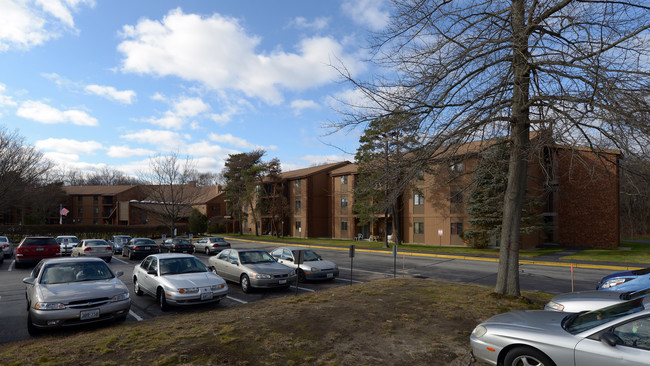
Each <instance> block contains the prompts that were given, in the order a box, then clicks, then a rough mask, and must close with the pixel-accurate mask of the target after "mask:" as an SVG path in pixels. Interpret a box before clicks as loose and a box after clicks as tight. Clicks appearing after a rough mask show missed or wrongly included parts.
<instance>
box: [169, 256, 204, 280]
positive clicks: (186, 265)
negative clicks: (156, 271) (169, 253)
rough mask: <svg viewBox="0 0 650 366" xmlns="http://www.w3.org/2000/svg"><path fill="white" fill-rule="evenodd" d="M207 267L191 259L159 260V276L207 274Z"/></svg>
mask: <svg viewBox="0 0 650 366" xmlns="http://www.w3.org/2000/svg"><path fill="white" fill-rule="evenodd" d="M207 271H208V267H206V266H205V264H203V262H201V261H200V260H198V259H196V258H193V257H186V258H167V259H160V275H161V276H162V275H170V274H181V273H194V272H207Z"/></svg>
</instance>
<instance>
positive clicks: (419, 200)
mask: <svg viewBox="0 0 650 366" xmlns="http://www.w3.org/2000/svg"><path fill="white" fill-rule="evenodd" d="M423 204H424V196H423V195H422V194H421V193H416V194H414V195H413V205H414V206H419V205H423Z"/></svg>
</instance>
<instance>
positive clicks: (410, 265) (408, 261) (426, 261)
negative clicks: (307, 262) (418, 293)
mask: <svg viewBox="0 0 650 366" xmlns="http://www.w3.org/2000/svg"><path fill="white" fill-rule="evenodd" d="M231 243H232V246H233V248H261V249H264V250H267V251H271V250H273V249H274V248H276V247H277V246H278V245H276V244H264V243H256V242H249V241H231ZM312 249H314V250H315V251H316V252H318V253H319V254H320V255H321V256H322V257H323V258H324V259H327V260H330V261H332V262H335V263H337V264H338V266H339V269H340V276H339V278H337V279H335V280H332V281H324V282H308V283H300V284H299V285H298V286H297V287H296V286H295V284H292V285H291V286H290V287H289V289H272V290H265V289H257V290H254V291H253V292H251V293H249V294H245V293H244V292H243V291H242V290H241V288H240V286H239V284H236V283H228V285H229V288H230V291H229V294H228V296H227V298H225V299H224V300H222V301H221V302H220V303H218V304H205V305H199V306H191V307H182V308H172V310H171V311H169V312H162V311H161V310H160V307H159V306H158V303H157V301H156V300H155V299H154V298H153V297H150V296H135V294H134V291H133V283H132V281H131V273H132V271H133V267H134V266H135V265H137V264H138V263H139V262H140V260H128V259H127V258H124V257H122V256H120V255H115V256H113V259H112V261H111V262H110V263H109V266H110V267H111V268H112V269H113V270H114V271H115V272H117V271H123V272H124V275H123V276H122V277H120V279H121V280H122V281H123V282H124V283H125V284H126V285H127V287H129V291H130V295H131V300H132V305H131V311H130V313H129V316H128V317H127V322H137V321H142V320H145V319H149V318H154V317H159V316H163V315H167V314H175V313H181V314H182V313H186V312H201V311H205V310H206V309H214V308H228V307H237V306H240V305H242V304H246V303H250V302H255V301H260V300H265V299H268V298H273V297H282V296H296V295H300V294H305V293H309V292H313V291H320V290H326V289H330V288H333V287H337V286H348V285H350V284H355V283H361V282H367V281H373V280H377V279H382V278H387V277H393V276H394V275H395V276H399V277H415V278H431V279H439V280H446V281H454V282H463V283H474V284H480V285H485V286H494V283H495V281H496V272H497V263H496V262H489V261H472V260H463V259H451V258H441V257H431V256H429V257H427V256H411V255H405V254H402V253H398V256H397V257H396V258H394V257H393V255H392V253H391V252H388V251H386V252H383V251H373V250H360V249H357V251H356V253H355V257H354V258H353V259H351V258H350V257H349V251H348V249H347V248H321V247H314V248H312ZM195 256H196V257H197V258H199V259H200V260H201V261H202V262H203V263H206V264H207V263H208V256H207V255H205V254H202V253H196V254H195ZM352 260H353V262H352ZM30 271H31V268H15V266H14V264H13V260H12V259H9V260H5V261H4V263H2V264H0V278H1V279H2V280H1V281H0V308H2V312H1V313H0V323H2V324H3V327H1V329H0V343H3V342H11V341H18V340H24V339H29V338H30V336H29V334H28V333H27V329H26V321H27V312H26V310H25V308H26V301H25V285H24V284H23V283H22V279H23V278H24V277H27V276H28V275H29V272H30ZM610 272H611V270H608V269H580V270H576V271H575V273H574V284H573V287H574V290H575V291H579V290H593V289H595V284H596V283H597V282H598V280H599V279H600V278H601V277H602V276H604V275H606V274H608V273H610ZM520 280H521V288H522V290H539V291H544V292H549V293H562V292H570V291H571V289H572V285H571V274H570V272H569V271H568V270H567V269H566V268H563V267H553V266H540V265H522V266H521V278H520ZM100 326H110V324H108V325H100ZM72 331H74V330H72Z"/></svg>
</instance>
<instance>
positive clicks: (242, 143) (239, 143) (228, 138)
mask: <svg viewBox="0 0 650 366" xmlns="http://www.w3.org/2000/svg"><path fill="white" fill-rule="evenodd" d="M208 138H209V139H210V140H211V141H214V142H218V143H220V144H226V145H230V146H235V147H238V148H241V149H245V150H254V149H264V150H277V148H278V147H277V146H275V145H269V146H261V145H255V144H252V143H250V142H248V141H246V140H244V139H242V138H240V137H235V136H233V135H231V134H229V133H228V134H225V135H220V134H216V133H211V134H210V135H209V136H208Z"/></svg>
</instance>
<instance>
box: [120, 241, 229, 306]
mask: <svg viewBox="0 0 650 366" xmlns="http://www.w3.org/2000/svg"><path fill="white" fill-rule="evenodd" d="M132 277H133V287H134V289H135V294H136V295H138V296H141V295H142V294H145V293H146V294H148V295H150V296H153V297H155V298H156V299H157V300H158V304H159V305H160V309H161V310H163V311H167V310H168V309H169V305H192V304H200V303H208V302H213V303H216V302H219V301H220V300H221V299H223V298H224V297H226V295H228V286H227V285H226V281H224V280H223V278H221V277H219V276H218V275H216V274H214V273H212V271H210V270H209V269H208V267H207V266H206V265H205V264H203V262H201V261H200V260H199V259H198V258H196V257H195V256H193V255H191V254H180V253H179V254H176V253H168V254H153V255H150V256H148V257H146V258H145V259H144V260H143V261H142V262H140V264H138V265H136V266H135V267H134V268H133V276H132Z"/></svg>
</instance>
